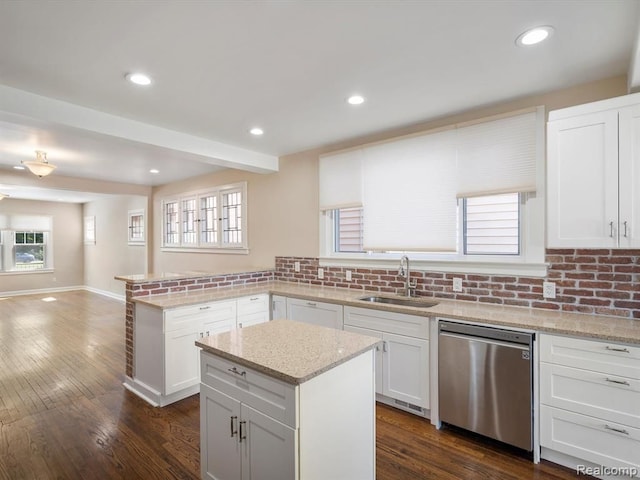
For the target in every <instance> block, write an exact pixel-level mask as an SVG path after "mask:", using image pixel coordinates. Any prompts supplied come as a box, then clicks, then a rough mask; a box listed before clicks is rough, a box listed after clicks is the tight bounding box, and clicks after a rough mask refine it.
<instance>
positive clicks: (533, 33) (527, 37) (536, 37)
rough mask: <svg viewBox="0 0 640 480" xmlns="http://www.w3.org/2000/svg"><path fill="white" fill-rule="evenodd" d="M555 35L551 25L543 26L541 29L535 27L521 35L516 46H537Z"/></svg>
mask: <svg viewBox="0 0 640 480" xmlns="http://www.w3.org/2000/svg"><path fill="white" fill-rule="evenodd" d="M552 34H553V27H552V26H550V25H543V26H541V27H535V28H531V29H529V30H527V31H526V32H524V33H521V34H520V35H519V36H518V38H516V45H518V46H520V47H528V46H530V45H535V44H536V43H540V42H542V41H543V40H546V39H547V38H549V37H550V36H551V35H552Z"/></svg>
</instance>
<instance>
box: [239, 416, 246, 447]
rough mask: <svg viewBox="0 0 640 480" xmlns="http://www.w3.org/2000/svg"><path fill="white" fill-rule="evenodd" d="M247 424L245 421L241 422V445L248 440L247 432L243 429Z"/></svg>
mask: <svg viewBox="0 0 640 480" xmlns="http://www.w3.org/2000/svg"><path fill="white" fill-rule="evenodd" d="M246 424H247V422H246V421H245V420H242V421H241V422H240V436H239V437H238V441H239V442H240V443H242V440H246V439H247V432H245V431H244V428H242V426H243V425H246Z"/></svg>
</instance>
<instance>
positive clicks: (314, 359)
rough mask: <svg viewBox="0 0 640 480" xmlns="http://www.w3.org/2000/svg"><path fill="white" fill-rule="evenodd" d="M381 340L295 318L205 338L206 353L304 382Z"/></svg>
mask: <svg viewBox="0 0 640 480" xmlns="http://www.w3.org/2000/svg"><path fill="white" fill-rule="evenodd" d="M379 342H380V339H378V338H375V337H369V336H366V335H360V334H357V333H352V332H345V331H343V330H336V329H334V328H327V327H319V326H317V325H309V324H306V323H302V322H294V321H292V320H273V321H271V322H267V323H261V324H258V325H253V326H251V327H246V328H239V329H235V330H231V331H229V332H224V333H219V334H216V335H211V336H209V337H204V338H201V339H199V340H197V341H196V345H197V346H198V347H200V348H202V349H203V350H204V351H205V352H209V353H211V354H213V355H217V356H219V357H223V358H226V359H228V360H231V361H234V362H237V363H239V364H241V365H244V366H246V367H249V368H253V369H254V370H257V371H259V372H262V373H264V374H266V375H269V376H271V377H275V378H278V379H280V380H283V381H285V382H287V383H292V384H300V383H303V382H306V381H307V380H310V379H311V378H313V377H315V376H317V375H320V374H321V373H323V372H326V371H327V370H331V369H332V368H334V367H336V366H338V365H340V364H342V363H344V362H346V361H348V360H350V359H352V358H354V357H357V356H358V355H360V354H361V353H364V352H366V351H367V350H370V349H372V348H373V347H374V346H375V345H376V344H378V343H379Z"/></svg>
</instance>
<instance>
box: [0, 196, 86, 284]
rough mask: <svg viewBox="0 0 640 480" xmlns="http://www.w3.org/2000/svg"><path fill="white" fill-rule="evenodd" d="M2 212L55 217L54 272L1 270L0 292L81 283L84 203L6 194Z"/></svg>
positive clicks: (0, 211)
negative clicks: (16, 272)
mask: <svg viewBox="0 0 640 480" xmlns="http://www.w3.org/2000/svg"><path fill="white" fill-rule="evenodd" d="M0 213H6V214H20V213H21V214H29V215H50V216H52V217H53V267H54V271H53V272H47V273H20V274H6V273H0V293H10V292H23V291H32V290H46V289H56V288H63V287H76V286H81V285H82V284H83V282H84V278H83V270H84V258H83V253H82V252H83V244H82V205H79V204H75V203H60V202H41V201H35V200H17V199H11V198H5V199H4V200H2V201H1V202H0Z"/></svg>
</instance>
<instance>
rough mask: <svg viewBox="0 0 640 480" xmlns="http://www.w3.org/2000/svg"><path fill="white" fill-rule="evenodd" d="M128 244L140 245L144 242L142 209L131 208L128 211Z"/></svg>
mask: <svg viewBox="0 0 640 480" xmlns="http://www.w3.org/2000/svg"><path fill="white" fill-rule="evenodd" d="M128 216H129V225H128V229H129V245H142V244H144V243H145V231H144V230H145V229H144V210H131V211H130V212H129V215H128Z"/></svg>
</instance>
